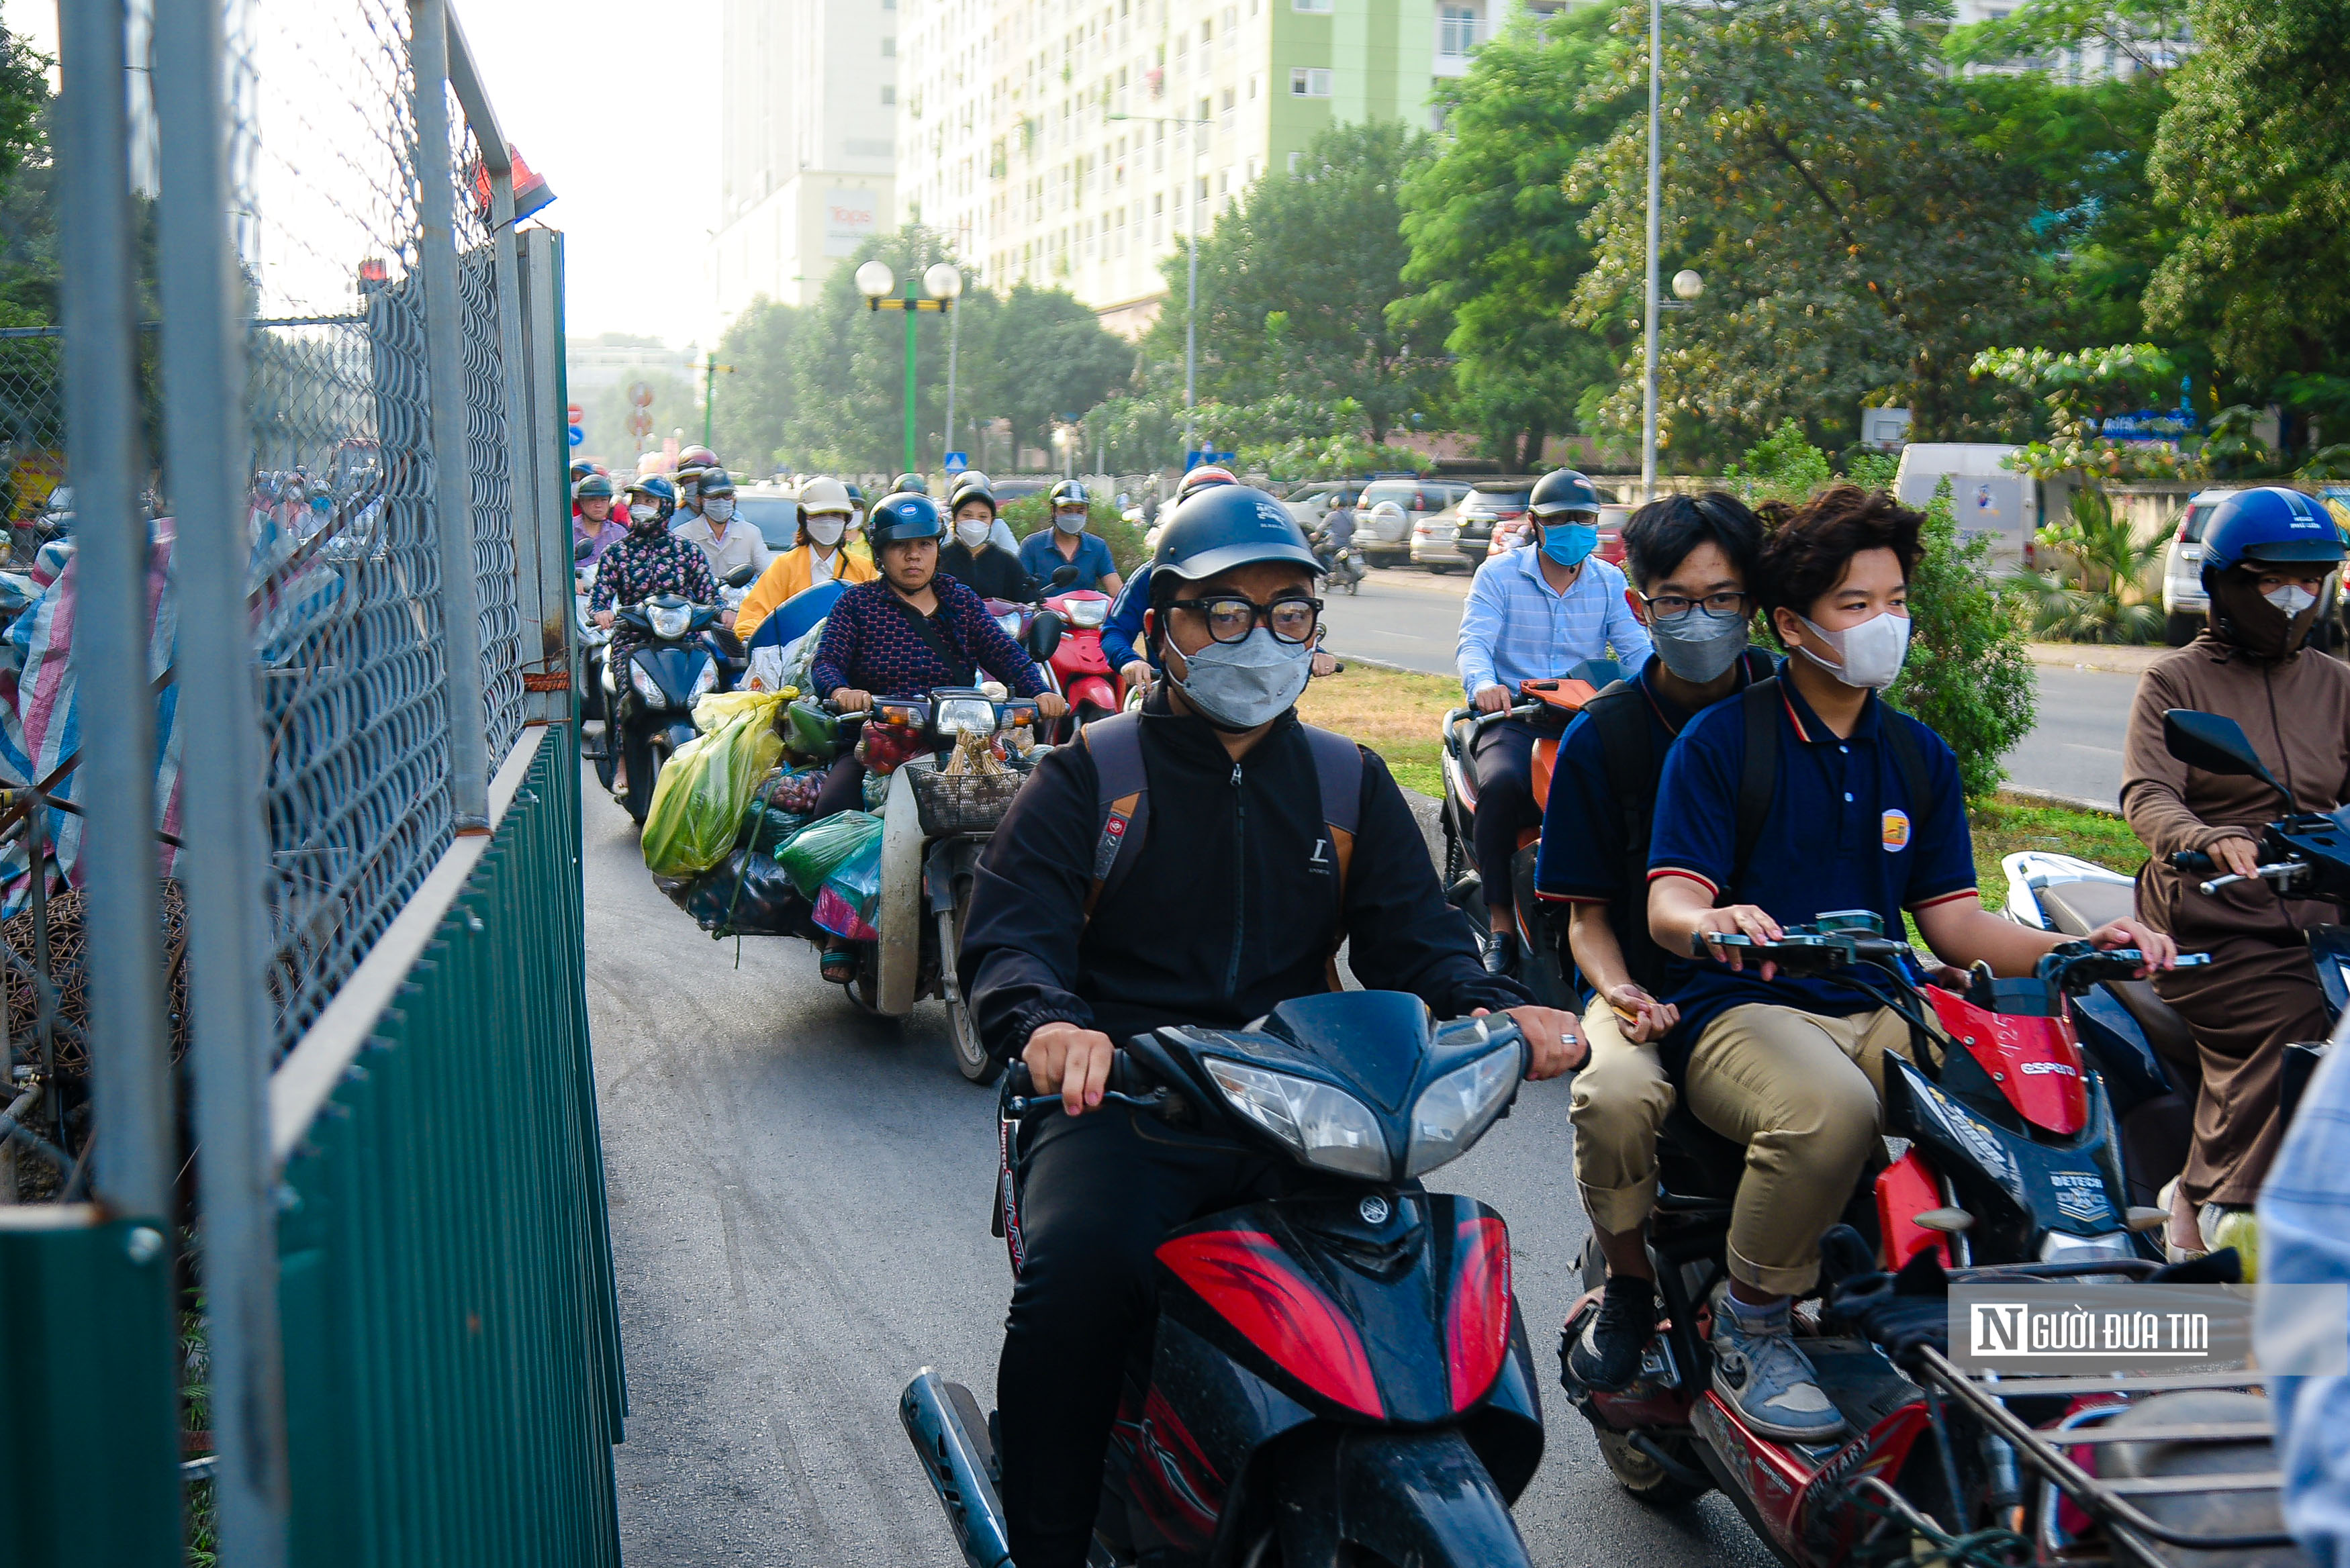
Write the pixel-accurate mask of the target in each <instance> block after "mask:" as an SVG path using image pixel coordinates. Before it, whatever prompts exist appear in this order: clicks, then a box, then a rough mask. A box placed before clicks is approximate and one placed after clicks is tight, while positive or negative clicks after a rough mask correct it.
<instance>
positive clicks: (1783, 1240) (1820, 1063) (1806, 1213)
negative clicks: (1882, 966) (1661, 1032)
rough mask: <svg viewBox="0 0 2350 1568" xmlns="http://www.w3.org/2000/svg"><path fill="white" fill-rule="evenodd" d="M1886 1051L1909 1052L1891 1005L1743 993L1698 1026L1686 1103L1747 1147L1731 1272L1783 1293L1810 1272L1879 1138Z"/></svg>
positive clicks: (1808, 1282)
mask: <svg viewBox="0 0 2350 1568" xmlns="http://www.w3.org/2000/svg"><path fill="white" fill-rule="evenodd" d="M1888 1051H1889V1052H1892V1053H1894V1054H1897V1055H1899V1056H1901V1057H1904V1058H1905V1059H1906V1058H1908V1056H1909V1055H1910V1042H1909V1026H1908V1024H1907V1023H1904V1022H1902V1019H1901V1015H1900V1014H1899V1013H1898V1012H1893V1011H1892V1010H1891V1009H1889V1008H1879V1009H1877V1011H1876V1012H1856V1013H1855V1014H1853V1015H1852V1016H1851V1017H1849V1018H1830V1017H1825V1016H1824V1015H1822V1014H1820V1013H1816V1012H1804V1011H1803V1010H1801V1009H1800V1008H1794V1007H1776V1006H1771V1005H1767V1004H1762V1003H1750V1004H1748V1005H1746V1006H1743V1007H1733V1008H1731V1010H1730V1011H1729V1012H1725V1013H1723V1014H1722V1015H1721V1017H1719V1018H1717V1019H1715V1020H1714V1021H1713V1022H1712V1023H1710V1024H1708V1025H1707V1026H1706V1029H1705V1031H1704V1033H1702V1034H1700V1036H1699V1038H1698V1042H1697V1044H1696V1046H1695V1047H1694V1048H1693V1049H1692V1050H1691V1051H1690V1062H1689V1071H1688V1073H1687V1074H1686V1075H1684V1077H1683V1085H1682V1088H1683V1092H1684V1093H1685V1094H1687V1095H1688V1096H1689V1104H1690V1110H1691V1111H1692V1112H1694V1113H1695V1114H1696V1116H1697V1117H1698V1119H1699V1120H1700V1121H1702V1122H1703V1123H1705V1125H1706V1126H1708V1127H1711V1128H1712V1129H1713V1130H1714V1131H1716V1132H1718V1133H1720V1134H1721V1136H1722V1137H1727V1138H1730V1139H1731V1140H1733V1141H1735V1142H1738V1143H1742V1144H1744V1145H1745V1146H1746V1174H1745V1176H1744V1177H1743V1179H1741V1180H1740V1182H1739V1184H1738V1201H1737V1204H1736V1206H1735V1207H1734V1208H1733V1209H1732V1210H1731V1219H1730V1272H1731V1274H1732V1275H1733V1276H1735V1277H1736V1278H1738V1279H1740V1280H1742V1281H1743V1282H1746V1283H1747V1284H1750V1285H1752V1286H1753V1287H1755V1288H1756V1289H1757V1290H1763V1291H1770V1292H1773V1293H1778V1294H1782V1295H1800V1294H1802V1293H1804V1292H1805V1291H1807V1290H1810V1289H1811V1288H1812V1285H1813V1284H1814V1282H1816V1281H1817V1280H1818V1279H1819V1275H1820V1234H1821V1232H1822V1231H1825V1230H1826V1229H1827V1228H1828V1227H1829V1226H1831V1225H1833V1224H1835V1222H1836V1219H1837V1217H1838V1216H1839V1215H1841V1214H1842V1213H1843V1212H1844V1207H1845V1204H1846V1201H1847V1200H1848V1199H1850V1198H1851V1196H1852V1188H1853V1183H1854V1182H1855V1181H1856V1180H1857V1179H1859V1176H1860V1173H1861V1171H1862V1170H1863V1168H1866V1166H1867V1164H1868V1159H1869V1156H1870V1155H1871V1154H1872V1153H1874V1152H1875V1150H1876V1148H1877V1147H1878V1146H1877V1137H1878V1135H1879V1133H1880V1131H1881V1130H1882V1126H1883V1121H1884V1095H1885V1055H1886V1053H1887V1052H1888Z"/></svg>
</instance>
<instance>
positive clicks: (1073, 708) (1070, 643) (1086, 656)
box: [1045, 588, 1126, 741]
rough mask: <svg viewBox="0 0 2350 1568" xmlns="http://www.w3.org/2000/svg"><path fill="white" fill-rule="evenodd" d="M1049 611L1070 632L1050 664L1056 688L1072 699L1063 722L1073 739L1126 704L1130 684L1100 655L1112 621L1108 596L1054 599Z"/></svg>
mask: <svg viewBox="0 0 2350 1568" xmlns="http://www.w3.org/2000/svg"><path fill="white" fill-rule="evenodd" d="M1045 608H1046V609H1048V610H1050V611H1052V612H1053V613H1054V614H1055V615H1056V616H1058V617H1060V618H1061V622H1062V625H1063V626H1064V627H1065V628H1066V630H1065V631H1063V633H1062V634H1061V640H1060V643H1059V645H1058V646H1057V647H1055V649H1053V657H1052V659H1050V660H1049V661H1048V663H1049V666H1050V668H1051V670H1052V671H1053V684H1054V685H1055V686H1056V687H1058V688H1059V689H1060V692H1061V695H1062V696H1064V697H1066V698H1067V699H1068V700H1069V716H1068V717H1067V718H1066V719H1064V720H1063V721H1061V726H1062V730H1063V733H1062V734H1061V735H1060V736H1058V737H1057V738H1058V739H1060V740H1064V741H1066V740H1071V739H1074V738H1075V737H1076V732H1078V731H1079V730H1081V729H1083V728H1084V727H1085V726H1086V725H1087V724H1090V723H1092V722H1094V721H1095V720H1097V719H1107V718H1108V717H1109V716H1110V715H1111V714H1112V713H1115V712H1117V711H1119V710H1120V709H1121V708H1123V707H1124V706H1125V704H1126V682H1125V681H1124V680H1120V679H1119V677H1118V671H1117V670H1112V669H1111V668H1110V667H1109V656H1108V655H1107V654H1106V653H1104V652H1103V651H1102V627H1103V626H1104V625H1105V624H1107V621H1108V620H1109V608H1110V597H1109V596H1108V595H1107V594H1106V593H1103V592H1101V591H1099V590H1098V589H1096V588H1076V589H1073V590H1071V591H1069V592H1067V593H1058V594H1054V595H1052V596H1050V597H1047V598H1046V599H1045Z"/></svg>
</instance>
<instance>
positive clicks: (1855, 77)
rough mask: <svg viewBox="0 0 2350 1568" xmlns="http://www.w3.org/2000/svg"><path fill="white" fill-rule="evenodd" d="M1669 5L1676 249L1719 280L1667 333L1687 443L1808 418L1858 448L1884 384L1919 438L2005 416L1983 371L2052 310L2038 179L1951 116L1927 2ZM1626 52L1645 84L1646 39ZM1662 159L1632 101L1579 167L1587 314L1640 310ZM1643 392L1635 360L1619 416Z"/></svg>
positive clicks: (1672, 394) (1709, 281)
mask: <svg viewBox="0 0 2350 1568" xmlns="http://www.w3.org/2000/svg"><path fill="white" fill-rule="evenodd" d="M1667 15H1668V26H1667V34H1666V48H1667V51H1668V56H1669V58H1668V62H1667V67H1666V69H1665V72H1664V79H1665V82H1666V83H1667V84H1668V85H1667V87H1666V88H1665V104H1664V114H1665V124H1666V142H1667V145H1666V149H1665V189H1664V201H1663V211H1662V224H1663V239H1662V256H1663V258H1664V259H1663V261H1662V265H1663V267H1664V268H1665V269H1666V270H1667V271H1668V272H1669V271H1670V270H1671V269H1673V268H1674V267H1675V266H1676V265H1690V266H1693V267H1695V268H1696V269H1697V270H1698V271H1699V272H1700V274H1702V275H1703V276H1704V278H1705V294H1704V296H1703V297H1702V298H1701V299H1700V300H1699V301H1698V302H1697V305H1696V307H1695V308H1693V309H1691V310H1690V311H1687V312H1684V313H1681V314H1679V315H1678V316H1676V317H1674V318H1673V319H1672V320H1670V321H1669V322H1668V323H1666V324H1665V328H1664V331H1663V334H1662V346H1661V351H1660V354H1659V371H1660V376H1659V380H1660V396H1661V399H1662V402H1663V407H1664V410H1665V412H1666V414H1667V416H1668V417H1669V418H1670V419H1671V420H1672V421H1673V429H1672V431H1671V434H1672V438H1673V440H1674V441H1675V442H1676V443H1678V444H1680V445H1683V446H1686V445H1687V444H1689V442H1690V440H1691V439H1692V438H1701V439H1704V440H1707V441H1712V442H1715V443H1720V444H1723V445H1727V444H1728V443H1730V442H1732V441H1739V440H1740V439H1741V438H1744V437H1751V436H1752V435H1759V434H1760V433H1761V432H1762V431H1765V430H1767V429H1770V428H1771V427H1773V426H1775V425H1776V424H1778V423H1779V422H1780V421H1783V420H1786V419H1790V418H1793V419H1795V420H1797V421H1801V422H1802V423H1803V424H1804V427H1805V428H1806V429H1807V430H1809V431H1814V432H1817V433H1818V435H1820V436H1821V437H1823V438H1825V440H1826V442H1827V444H1830V445H1841V444H1842V443H1843V440H1845V439H1848V438H1849V432H1851V431H1853V430H1854V428H1855V426H1856V423H1857V421H1858V411H1859V407H1860V405H1861V403H1862V401H1863V400H1870V401H1876V402H1883V403H1890V404H1906V405H1907V406H1908V408H1909V409H1910V410H1912V426H1911V431H1912V434H1913V436H1914V437H1915V438H1916V439H1919V440H1927V441H1934V440H1947V439H1950V438H1951V437H1953V436H1957V435H1961V434H1965V433H1968V432H1970V431H1975V430H1978V429H1981V428H1983V427H1984V426H1985V425H1986V424H1987V423H1990V422H1991V421H1995V419H1996V417H1997V414H1998V410H1997V409H1996V408H1995V407H1991V406H1986V403H1985V400H1984V399H1983V397H1982V396H1981V393H1979V392H1977V391H1975V390H1973V389H1970V387H1969V384H1968V380H1967V375H1966V368H1967V364H1968V362H1969V360H1970V358H1972V356H1973V353H1974V351H1975V350H1976V349H1977V348H1985V347H1989V346H1991V345H1992V344H1995V343H1999V342H2005V341H2015V340H2017V339H2018V338H2020V337H2024V336H2025V335H2026V332H2025V324H2026V323H2027V322H2029V321H2030V320H2031V319H2032V318H2033V314H2034V311H2033V304H2034V302H2033V296H2032V293H2031V291H2030V287H2029V285H2030V281H2031V274H2032V261H2033V258H2032V253H2031V237H2030V231H2029V228H2028V221H2029V219H2030V218H2031V216H2032V213H2033V202H2032V191H2031V182H2030V180H2029V177H2028V173H2027V172H2026V171H2022V170H2019V169H2017V168H2014V167H2012V166H2009V165H2004V164H2002V163H2001V162H1999V161H1996V160H1994V159H1992V158H1991V157H1988V156H1986V155H1984V154H1983V153H1981V151H1978V150H1976V149H1975V148H1974V147H1972V146H1970V144H1969V143H1968V142H1967V141H1966V140H1964V139H1963V138H1962V137H1960V136H1959V135H1956V134H1953V133H1951V131H1950V129H1949V126H1948V114H1949V111H1950V108H1951V107H1952V104H1953V102H1954V96H1955V89H1954V88H1953V87H1952V85H1951V84H1950V82H1949V81H1947V80H1946V79H1945V78H1943V76H1942V75H1941V74H1940V72H1939V59H1938V58H1937V57H1936V54H1935V51H1934V45H1933V40H1932V37H1931V36H1929V30H1928V29H1926V28H1923V27H1919V26H1912V25H1911V24H1912V23H1913V22H1914V21H1917V20H1919V19H1920V18H1918V16H1915V15H1914V13H1913V12H1912V11H1911V10H1910V9H1909V8H1908V7H1904V6H1897V5H1895V4H1892V3H1890V0H1758V3H1756V4H1752V5H1741V6H1737V7H1734V8H1729V7H1725V8H1722V9H1720V10H1706V11H1698V10H1692V9H1688V8H1683V7H1672V8H1669V11H1668V14H1667ZM1925 19H1928V20H1930V16H1929V17H1927V18H1925ZM1619 25H1620V24H1619ZM1614 69H1615V76H1614V78H1613V79H1614V81H1615V83H1616V84H1617V86H1618V87H1627V86H1629V85H1631V84H1634V83H1638V84H1640V85H1642V86H1643V87H1645V84H1646V80H1647V74H1648V61H1647V58H1646V50H1645V47H1643V48H1641V49H1630V50H1626V51H1623V52H1622V54H1621V55H1620V56H1619V57H1618V58H1617V61H1616V64H1615V67H1614ZM1647 164H1648V127H1647V123H1646V119H1645V117H1634V118H1632V119H1627V121H1626V122H1624V124H1623V125H1621V126H1620V127H1619V128H1618V129H1617V132H1616V133H1615V135H1614V136H1612V137H1611V138H1610V139H1609V140H1608V141H1607V144H1606V145H1605V146H1604V147H1602V148H1600V149H1598V150H1597V151H1596V152H1594V153H1593V154H1591V155H1589V156H1587V157H1586V158H1585V159H1584V160H1583V161H1581V162H1580V163H1579V164H1578V166H1577V169H1576V171H1575V178H1574V181H1573V182H1572V184H1571V186H1570V193H1574V192H1591V193H1595V194H1596V197H1597V201H1596V206H1595V207H1594V210H1593V212H1592V215H1591V219H1590V223H1589V230H1590V234H1591V237H1592V239H1593V240H1594V241H1595V242H1596V265H1595V266H1594V267H1593V268H1592V270H1591V271H1590V272H1589V273H1587V274H1586V275H1585V276H1584V278H1583V280H1582V283H1581V285H1580V286H1579V287H1578V288H1577V290H1576V294H1575V305H1576V308H1577V313H1578V318H1579V319H1580V320H1582V321H1583V322H1585V323H1586V324H1588V325H1591V326H1595V327H1596V326H1598V325H1600V324H1601V323H1604V322H1610V321H1616V320H1620V319H1624V318H1626V317H1632V316H1637V315H1638V305H1637V303H1636V302H1637V300H1638V284H1639V275H1640V267H1641V265H1642V257H1643V254H1644V228H1645V224H1646V175H1647ZM1637 410H1638V385H1637V382H1634V381H1631V380H1629V379H1627V383H1626V385H1625V386H1624V387H1623V388H1622V389H1619V390H1618V392H1617V395H1616V396H1615V398H1614V399H1613V400H1610V403H1609V405H1608V408H1607V413H1608V414H1609V416H1610V418H1611V422H1613V423H1615V424H1616V425H1617V426H1618V427H1619V428H1628V427H1629V426H1630V424H1631V423H1632V421H1634V420H1635V419H1636V418H1637V417H1638V416H1637ZM1731 450H1734V448H1731Z"/></svg>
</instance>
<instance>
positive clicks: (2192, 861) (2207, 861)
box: [2170, 849, 2219, 871]
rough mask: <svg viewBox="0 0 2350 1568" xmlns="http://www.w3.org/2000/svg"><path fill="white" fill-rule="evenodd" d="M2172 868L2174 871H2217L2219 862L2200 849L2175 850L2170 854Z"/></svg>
mask: <svg viewBox="0 0 2350 1568" xmlns="http://www.w3.org/2000/svg"><path fill="white" fill-rule="evenodd" d="M2170 868H2171V869H2172V870H2173V871H2216V870H2218V869H2219V862H2217V861H2215V860H2213V859H2212V858H2211V857H2210V856H2209V855H2206V854H2204V853H2203V852H2202V851H2201V850H2200V849H2174V850H2172V851H2171V852H2170Z"/></svg>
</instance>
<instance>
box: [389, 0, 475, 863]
mask: <svg viewBox="0 0 2350 1568" xmlns="http://www.w3.org/2000/svg"><path fill="white" fill-rule="evenodd" d="M408 16H409V28H410V37H409V45H408V47H409V61H410V67H411V71H412V73H413V74H414V76H415V78H416V183H417V203H416V215H417V229H418V234H417V240H416V249H417V262H418V265H419V266H420V267H421V271H422V273H423V275H424V364H425V379H426V381H427V383H428V384H429V386H430V388H431V392H432V514H433V524H434V532H435V534H436V535H438V536H439V537H438V541H437V542H438V545H439V546H440V556H441V634H442V650H443V658H444V660H445V662H446V664H447V666H448V680H449V773H450V799H451V803H452V805H453V807H454V815H455V817H456V823H457V829H458V831H459V832H461V833H463V832H475V833H478V832H481V831H483V830H484V829H485V828H487V827H488V826H489V821H490V763H489V733H490V726H489V709H488V706H487V704H486V702H485V701H484V698H483V695H482V617H481V608H480V603H479V597H478V595H477V594H476V592H475V589H474V583H473V483H472V479H471V476H470V475H469V473H468V472H467V467H466V456H465V362H464V358H463V348H462V346H461V344H460V342H459V339H458V332H457V327H458V323H459V321H460V320H461V319H462V318H463V313H464V299H463V296H462V295H461V294H459V292H458V286H457V232H456V218H455V215H454V212H453V207H452V203H453V202H455V200H456V189H455V184H454V180H453V176H452V174H451V172H450V139H449V87H448V82H449V6H448V3H447V0H410V4H409V9H408Z"/></svg>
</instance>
